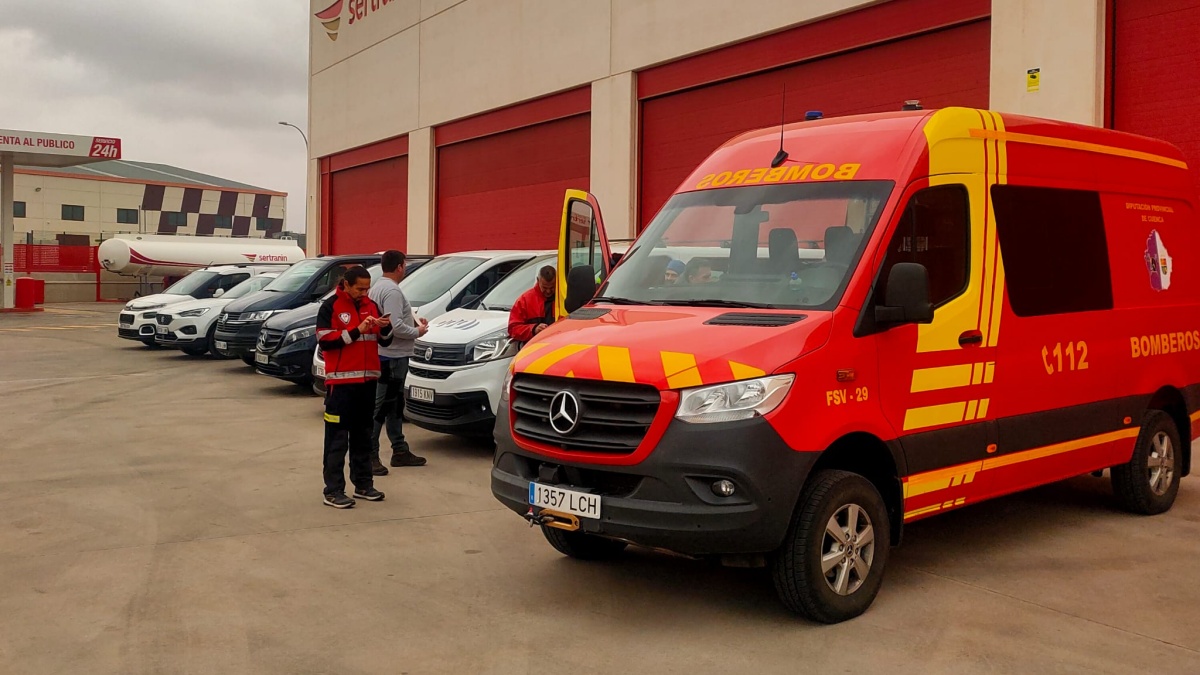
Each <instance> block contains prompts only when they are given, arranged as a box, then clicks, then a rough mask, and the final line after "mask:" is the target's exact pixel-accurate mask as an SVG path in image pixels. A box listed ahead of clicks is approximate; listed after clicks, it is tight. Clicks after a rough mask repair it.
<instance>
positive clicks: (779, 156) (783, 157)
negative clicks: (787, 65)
mask: <svg viewBox="0 0 1200 675" xmlns="http://www.w3.org/2000/svg"><path fill="white" fill-rule="evenodd" d="M786 123H787V82H784V83H783V105H782V106H780V110H779V152H777V153H775V159H773V160H771V168H772V169H778V168H779V167H780V166H781V165H782V164H783V163H784V162H786V161H787V158H788V154H787V150H784V149H783V127H784V125H785V124H786Z"/></svg>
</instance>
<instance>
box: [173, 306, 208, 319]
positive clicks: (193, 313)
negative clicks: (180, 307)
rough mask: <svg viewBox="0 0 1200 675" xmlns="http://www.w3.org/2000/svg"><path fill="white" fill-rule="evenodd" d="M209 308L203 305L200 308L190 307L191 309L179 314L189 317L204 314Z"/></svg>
mask: <svg viewBox="0 0 1200 675" xmlns="http://www.w3.org/2000/svg"><path fill="white" fill-rule="evenodd" d="M208 309H209V308H208V307H201V308H200V309H189V310H186V311H183V312H180V313H179V316H188V317H195V316H204V315H205V314H207V313H208Z"/></svg>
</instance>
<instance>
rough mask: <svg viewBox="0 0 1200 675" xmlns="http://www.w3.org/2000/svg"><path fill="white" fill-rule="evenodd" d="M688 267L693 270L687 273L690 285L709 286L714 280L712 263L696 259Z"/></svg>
mask: <svg viewBox="0 0 1200 675" xmlns="http://www.w3.org/2000/svg"><path fill="white" fill-rule="evenodd" d="M688 266H689V267H690V268H691V269H690V270H688V273H687V282H688V283H689V284H708V283H712V280H713V268H712V263H710V262H709V261H707V260H704V259H702V258H694V259H692V261H691V262H690V263H688Z"/></svg>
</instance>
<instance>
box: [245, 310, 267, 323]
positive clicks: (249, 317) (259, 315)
mask: <svg viewBox="0 0 1200 675" xmlns="http://www.w3.org/2000/svg"><path fill="white" fill-rule="evenodd" d="M274 313H275V312H273V311H271V310H267V311H265V312H250V313H249V314H243V315H242V320H243V321H266V320H267V319H269V318H271V315H272V314H274Z"/></svg>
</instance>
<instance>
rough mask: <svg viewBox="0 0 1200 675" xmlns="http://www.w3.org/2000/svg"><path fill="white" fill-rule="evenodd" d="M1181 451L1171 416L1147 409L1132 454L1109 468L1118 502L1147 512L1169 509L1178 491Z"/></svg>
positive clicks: (1129, 507)
mask: <svg viewBox="0 0 1200 675" xmlns="http://www.w3.org/2000/svg"><path fill="white" fill-rule="evenodd" d="M1183 452H1184V447H1183V444H1182V443H1181V442H1180V440H1179V427H1177V426H1176V425H1175V420H1173V419H1171V416H1170V415H1168V414H1167V413H1165V412H1163V411H1161V410H1151V411H1149V412H1147V413H1146V414H1145V415H1144V416H1143V417H1142V429H1141V432H1140V433H1139V434H1138V439H1137V444H1136V445H1135V446H1134V448H1133V456H1132V457H1130V458H1129V461H1128V462H1126V463H1125V464H1122V465H1120V466H1114V467H1113V468H1112V485H1113V492H1114V493H1115V494H1116V496H1117V500H1118V501H1119V502H1120V503H1121V506H1122V507H1124V508H1125V509H1127V510H1129V511H1132V512H1133V513H1140V514H1143V515H1148V516H1151V515H1155V514H1159V513H1163V512H1165V511H1167V510H1169V509H1170V508H1171V505H1172V504H1174V503H1175V496H1176V495H1178V494H1179V476H1180V474H1181V473H1182V472H1183Z"/></svg>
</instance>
